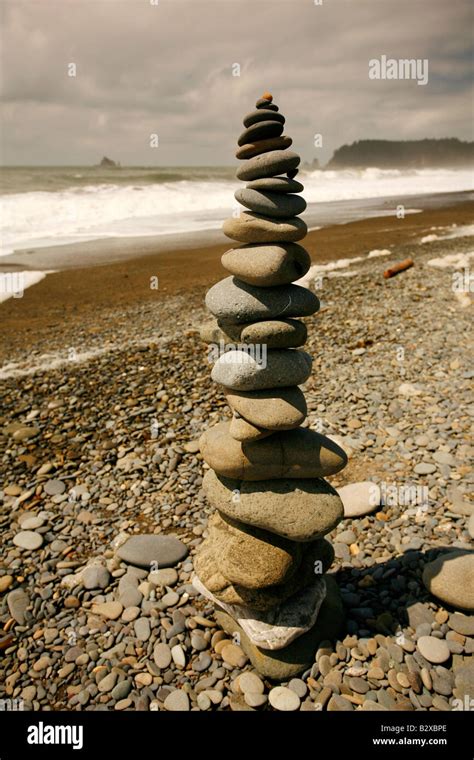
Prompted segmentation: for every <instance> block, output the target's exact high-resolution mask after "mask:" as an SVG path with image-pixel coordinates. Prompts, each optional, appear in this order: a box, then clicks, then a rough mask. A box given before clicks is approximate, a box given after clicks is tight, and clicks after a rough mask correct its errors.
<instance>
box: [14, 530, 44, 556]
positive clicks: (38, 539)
mask: <svg viewBox="0 0 474 760" xmlns="http://www.w3.org/2000/svg"><path fill="white" fill-rule="evenodd" d="M13 543H14V544H15V546H18V547H19V548H20V549H28V550H30V551H32V550H33V549H39V548H40V546H41V545H42V544H43V536H42V535H41V533H36V532H35V531H33V530H21V531H20V532H19V533H17V534H16V536H14V537H13Z"/></svg>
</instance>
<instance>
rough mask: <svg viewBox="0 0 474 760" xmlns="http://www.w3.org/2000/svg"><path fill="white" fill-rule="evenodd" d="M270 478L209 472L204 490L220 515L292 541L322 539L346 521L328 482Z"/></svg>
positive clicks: (312, 479) (297, 478)
mask: <svg viewBox="0 0 474 760" xmlns="http://www.w3.org/2000/svg"><path fill="white" fill-rule="evenodd" d="M275 435H276V436H277V435H281V434H278V433H276V434H275ZM270 440H271V439H270ZM270 477H271V479H269V480H257V481H252V480H247V479H246V480H241V479H238V478H227V477H223V476H222V475H217V474H216V473H215V472H214V471H213V470H208V471H207V472H206V474H205V476H204V478H203V484H202V487H203V490H204V493H205V494H206V497H207V499H208V501H209V504H210V505H211V506H212V507H215V508H216V509H218V510H219V512H221V513H223V514H224V515H227V516H228V517H230V518H233V519H234V520H238V521H239V522H242V523H246V524H247V525H253V526H254V527H256V528H262V529H263V530H266V531H270V533H276V534H277V535H278V536H283V537H284V538H287V539H290V540H291V541H301V542H306V541H314V540H315V539H317V538H322V537H323V536H325V535H326V533H329V532H330V531H331V530H333V528H335V527H336V525H337V524H338V523H339V522H340V521H341V520H342V519H343V516H344V510H343V506H342V502H341V500H340V498H339V496H338V495H337V491H336V490H335V489H334V488H333V487H332V486H331V485H329V483H327V482H326V481H325V480H323V479H321V478H319V477H309V478H299V477H294V478H278V476H276V477H275V476H273V475H272V476H270ZM236 493H237V494H238V498H236Z"/></svg>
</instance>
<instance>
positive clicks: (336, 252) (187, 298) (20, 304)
mask: <svg viewBox="0 0 474 760" xmlns="http://www.w3.org/2000/svg"><path fill="white" fill-rule="evenodd" d="M473 211H474V202H472V201H466V202H464V203H462V204H459V205H457V206H451V207H447V208H443V209H436V210H430V211H424V212H421V213H419V214H409V215H407V216H406V217H405V218H404V219H397V218H396V217H393V216H391V217H375V218H372V219H363V220H359V221H355V222H348V223H347V224H338V225H331V226H328V227H322V228H320V229H318V230H315V231H313V232H310V233H309V234H308V235H307V236H306V238H305V239H304V246H305V248H307V250H308V251H309V253H310V255H311V258H312V262H313V265H314V264H327V263H330V262H334V261H337V260H339V259H352V258H356V257H359V256H361V255H362V256H367V254H368V253H369V252H371V251H373V250H381V249H382V250H388V251H390V253H392V256H390V254H387V255H386V256H383V257H382V258H374V259H373V261H374V262H376V263H375V264H374V266H378V267H379V268H380V270H381V273H382V272H383V270H384V269H385V268H386V267H387V266H388V265H389V263H391V264H393V263H395V262H396V261H397V260H399V258H400V256H401V257H402V258H406V257H407V256H411V257H413V258H414V259H415V265H416V257H417V254H422V253H425V252H426V249H427V246H425V245H422V244H420V239H421V238H422V237H423V236H426V235H427V234H429V233H430V230H432V228H433V227H434V228H437V227H448V226H450V225H453V224H455V225H457V226H462V225H466V224H469V223H470V222H472V216H473ZM438 232H439V230H438ZM464 239H466V238H464ZM458 240H461V238H458ZM446 242H447V241H443V240H439V241H438V243H439V245H438V246H435V248H437V250H438V255H439V251H441V250H443V247H445V245H444V244H445V243H446ZM450 242H452V241H450ZM230 246H231V242H230V241H228V242H225V243H223V244H220V245H214V246H204V247H198V248H193V249H189V248H184V249H180V250H170V251H167V252H165V251H163V252H155V253H151V252H150V251H149V250H148V248H145V250H143V249H138V250H135V256H136V257H135V258H134V259H133V260H132V261H130V260H128V259H127V260H126V261H120V262H115V263H111V264H102V265H100V266H89V267H82V268H78V269H75V270H71V269H69V270H67V269H66V270H64V271H60V272H54V273H52V274H49V275H48V276H47V277H45V278H44V279H42V280H41V281H40V282H38V283H37V284H35V285H33V286H32V287H30V288H28V289H26V290H25V291H24V293H23V297H22V298H9V299H8V300H6V301H3V302H2V303H0V318H1V320H2V327H3V341H2V349H1V359H2V361H3V362H6V363H8V362H11V361H17V360H18V358H19V357H28V356H29V355H30V354H31V353H33V354H37V353H38V352H39V353H41V352H42V351H43V352H44V351H49V350H50V348H51V347H53V350H55V351H58V350H59V349H61V350H63V351H64V352H67V347H68V346H76V347H77V345H78V339H77V336H78V335H80V336H81V341H80V345H81V346H82V345H83V344H84V345H89V344H90V343H91V342H92V343H93V344H94V345H96V344H97V345H103V344H104V341H105V340H106V339H108V336H109V335H113V336H115V337H116V335H117V333H118V332H120V330H121V331H122V332H121V335H122V336H123V335H126V331H127V324H128V320H130V319H138V320H140V319H141V315H142V314H144V313H147V314H149V315H150V317H152V316H153V314H154V313H155V312H156V317H155V320H154V321H155V324H154V329H155V332H156V331H158V333H159V329H160V327H161V325H162V324H163V323H165V322H168V320H169V319H171V321H173V319H176V320H177V321H176V325H178V324H180V323H181V324H182V325H184V329H189V327H190V325H191V324H192V323H191V322H189V319H191V316H193V315H194V321H196V319H195V312H196V310H202V315H204V309H203V299H204V293H205V291H206V290H207V289H208V288H209V285H210V284H211V283H212V282H217V281H218V280H220V279H222V277H223V276H225V270H224V269H223V267H222V265H221V256H222V254H223V253H224V252H225V251H226V250H227V249H228V248H229V247H230ZM377 262H378V263H377ZM156 285H157V287H154V286H156ZM176 298H177V299H178V301H179V302H181V301H183V302H184V312H185V313H186V314H188V315H189V319H188V323H187V324H185V323H186V320H184V321H183V320H181V322H180V320H179V318H178V315H175V314H174V310H175V309H176V308H177V307H176V301H175V300H173V299H176ZM170 299H171V301H170ZM137 314H138V315H139V316H138V317H137ZM200 318H202V317H201V316H200ZM151 324H152V326H153V320H152V322H151ZM180 329H183V327H181V328H180ZM115 337H114V338H113V340H115ZM121 339H122V338H119V341H120V340H121Z"/></svg>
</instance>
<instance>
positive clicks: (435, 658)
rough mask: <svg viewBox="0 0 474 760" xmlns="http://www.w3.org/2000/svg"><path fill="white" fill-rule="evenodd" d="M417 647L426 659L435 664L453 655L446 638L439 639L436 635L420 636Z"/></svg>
mask: <svg viewBox="0 0 474 760" xmlns="http://www.w3.org/2000/svg"><path fill="white" fill-rule="evenodd" d="M417 647H418V649H419V651H420V653H421V654H422V655H423V657H424V658H425V660H428V662H432V663H435V664H440V663H442V662H446V660H449V658H450V657H451V652H450V651H449V647H448V645H447V643H446V641H444V639H437V638H435V637H434V636H420V638H419V639H418V641H417Z"/></svg>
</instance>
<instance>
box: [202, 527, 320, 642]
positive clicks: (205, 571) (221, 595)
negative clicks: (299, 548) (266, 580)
mask: <svg viewBox="0 0 474 760" xmlns="http://www.w3.org/2000/svg"><path fill="white" fill-rule="evenodd" d="M301 543H302V542H300V544H301ZM317 544H319V541H310V542H309V544H308V549H305V548H304V547H303V559H302V561H301V563H300V564H299V565H298V568H297V572H294V573H292V574H291V575H290V577H289V578H288V579H287V580H286V581H284V582H283V583H278V584H274V585H271V586H263V587H262V588H249V587H247V586H243V585H242V584H238V583H232V582H231V581H230V580H229V579H228V578H226V577H225V576H224V575H223V574H222V573H221V572H220V571H219V568H218V566H217V564H216V561H215V557H214V549H213V543H212V541H210V539H209V538H206V540H205V541H203V543H202V544H201V546H200V547H199V551H198V553H197V554H196V556H195V560H194V568H195V571H196V574H197V578H198V580H199V581H201V582H202V584H204V586H205V588H206V589H207V590H208V591H210V592H211V593H212V594H215V596H216V598H215V599H213V600H212V601H213V602H218V603H219V604H222V603H224V604H223V605H222V606H224V605H225V604H236V605H246V606H248V607H250V608H251V617H253V618H255V617H256V616H257V615H256V610H270V609H271V608H275V607H278V606H280V605H281V604H282V602H284V601H285V600H286V599H288V598H289V597H292V596H294V594H297V593H298V592H299V591H301V590H302V589H304V588H305V587H307V586H308V585H313V584H314V582H315V581H318V580H323V579H322V578H321V576H320V575H319V568H318V573H317V574H316V573H315V558H314V546H315V545H317ZM333 556H334V555H333ZM326 569H327V567H326ZM323 572H324V570H323ZM195 581H196V577H194V578H193V586H194V587H195V588H198V586H197V585H196V582H195ZM198 590H199V591H201V593H203V591H202V589H200V588H198ZM204 595H206V594H205V593H204ZM306 601H308V599H306ZM273 611H274V612H275V611H276V610H273ZM239 612H242V611H239ZM236 617H240V615H239V614H238V615H236ZM282 646H283V645H282Z"/></svg>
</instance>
